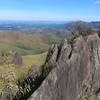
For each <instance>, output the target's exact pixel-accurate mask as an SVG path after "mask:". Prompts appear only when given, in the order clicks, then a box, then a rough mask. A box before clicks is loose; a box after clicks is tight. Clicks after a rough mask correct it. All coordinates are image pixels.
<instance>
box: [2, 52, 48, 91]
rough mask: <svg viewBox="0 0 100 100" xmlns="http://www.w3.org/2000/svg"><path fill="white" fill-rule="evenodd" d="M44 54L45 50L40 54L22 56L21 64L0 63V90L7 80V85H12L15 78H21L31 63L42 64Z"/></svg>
mask: <svg viewBox="0 0 100 100" xmlns="http://www.w3.org/2000/svg"><path fill="white" fill-rule="evenodd" d="M46 54H47V52H46V53H42V54H36V55H26V56H23V65H22V66H16V65H14V64H10V65H5V64H2V65H0V92H1V91H2V89H3V87H4V85H5V84H6V83H7V82H8V83H9V85H13V84H15V83H16V80H17V79H19V78H23V77H24V76H25V75H26V74H27V72H28V70H29V69H30V68H31V65H32V64H36V65H42V64H43V63H44V61H45V58H46Z"/></svg>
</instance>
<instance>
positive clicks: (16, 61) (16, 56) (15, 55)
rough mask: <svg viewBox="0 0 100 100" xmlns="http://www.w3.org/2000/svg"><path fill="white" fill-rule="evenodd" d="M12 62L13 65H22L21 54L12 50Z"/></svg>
mask: <svg viewBox="0 0 100 100" xmlns="http://www.w3.org/2000/svg"><path fill="white" fill-rule="evenodd" d="M12 63H13V64H15V65H22V63H23V60H22V56H21V55H20V54H19V53H18V52H14V53H13V55H12Z"/></svg>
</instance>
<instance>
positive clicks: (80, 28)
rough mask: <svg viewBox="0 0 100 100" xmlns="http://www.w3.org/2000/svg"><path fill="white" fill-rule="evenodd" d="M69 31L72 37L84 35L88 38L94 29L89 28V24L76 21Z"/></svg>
mask: <svg viewBox="0 0 100 100" xmlns="http://www.w3.org/2000/svg"><path fill="white" fill-rule="evenodd" d="M68 30H69V31H70V32H71V34H72V35H77V36H78V35H82V36H86V35H89V34H91V33H92V28H91V27H90V26H89V24H88V23H86V22H83V21H76V22H72V23H71V24H70V25H69V27H68Z"/></svg>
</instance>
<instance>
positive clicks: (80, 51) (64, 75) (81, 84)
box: [29, 35, 100, 100]
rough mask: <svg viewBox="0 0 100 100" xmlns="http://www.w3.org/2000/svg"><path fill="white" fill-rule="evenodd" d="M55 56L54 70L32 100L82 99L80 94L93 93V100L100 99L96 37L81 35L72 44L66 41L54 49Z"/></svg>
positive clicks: (98, 41)
mask: <svg viewBox="0 0 100 100" xmlns="http://www.w3.org/2000/svg"><path fill="white" fill-rule="evenodd" d="M49 52H50V51H49ZM48 55H49V54H48ZM52 55H53V58H54V59H55V60H54V59H53V61H54V62H53V66H54V69H53V70H52V71H51V72H50V74H49V75H48V76H47V78H46V79H45V80H44V82H43V83H42V85H41V86H40V87H39V88H38V89H37V90H36V91H35V92H34V93H33V95H32V96H31V97H30V98H29V100H79V98H80V96H81V95H83V94H85V93H92V92H93V93H94V94H95V96H96V98H94V99H93V100H99V99H100V98H99V96H98V95H99V92H100V39H99V37H98V36H97V35H90V36H88V37H87V39H86V38H85V37H84V38H83V37H81V36H80V37H79V38H77V39H76V40H74V41H73V44H71V45H70V44H68V43H67V40H65V41H63V43H61V45H60V46H54V47H53V54H52ZM51 58H52V57H51ZM49 61H50V59H49ZM48 66H49V64H48ZM48 66H47V67H48ZM50 66H52V63H50ZM50 66H49V67H50ZM98 98H99V99H98ZM90 100H92V99H90Z"/></svg>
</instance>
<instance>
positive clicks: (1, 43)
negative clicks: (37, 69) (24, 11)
mask: <svg viewBox="0 0 100 100" xmlns="http://www.w3.org/2000/svg"><path fill="white" fill-rule="evenodd" d="M60 39H61V37H59V36H57V35H56V34H51V33H49V32H48V33H47V34H46V33H45V34H40V33H39V34H35V33H34V34H32V33H30V32H19V31H0V51H1V52H9V51H17V52H19V53H21V54H22V55H31V54H39V53H42V52H46V51H47V50H48V47H49V45H50V44H51V43H53V42H58V41H59V40H60Z"/></svg>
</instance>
